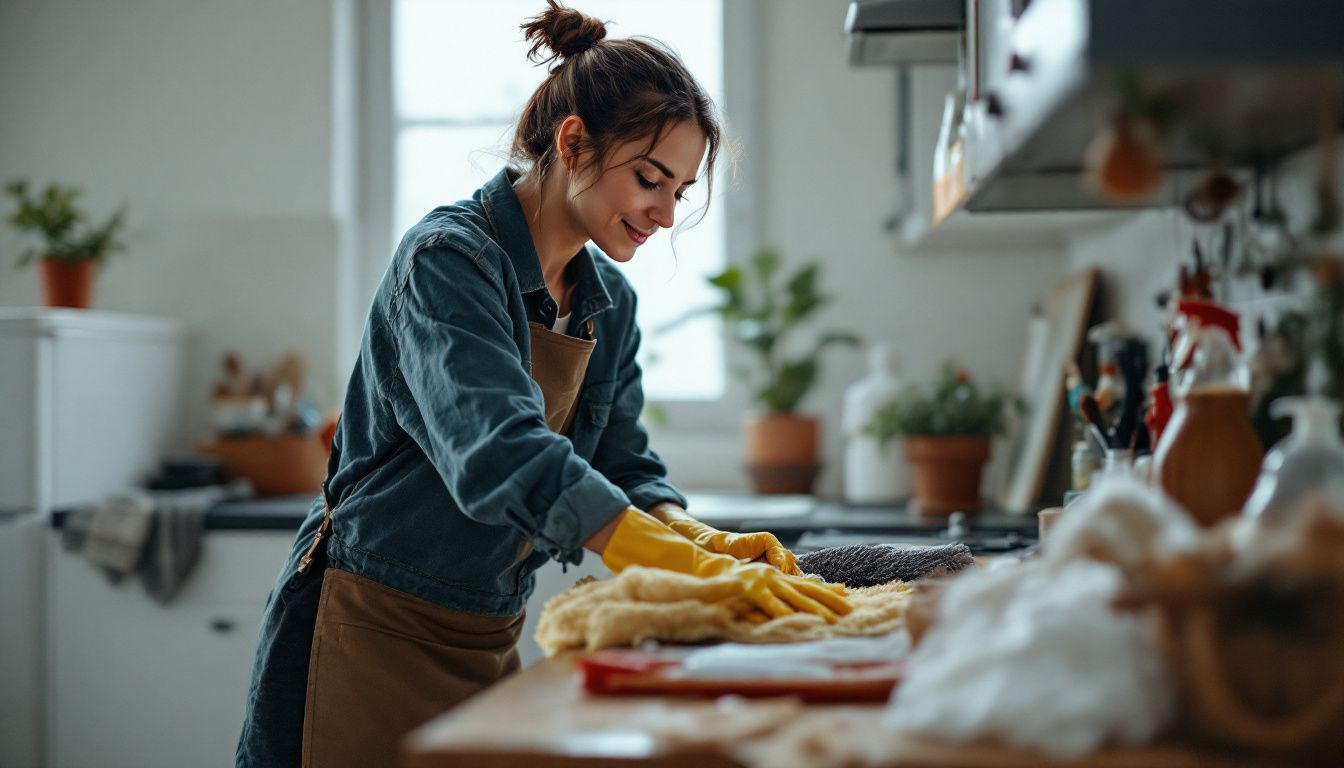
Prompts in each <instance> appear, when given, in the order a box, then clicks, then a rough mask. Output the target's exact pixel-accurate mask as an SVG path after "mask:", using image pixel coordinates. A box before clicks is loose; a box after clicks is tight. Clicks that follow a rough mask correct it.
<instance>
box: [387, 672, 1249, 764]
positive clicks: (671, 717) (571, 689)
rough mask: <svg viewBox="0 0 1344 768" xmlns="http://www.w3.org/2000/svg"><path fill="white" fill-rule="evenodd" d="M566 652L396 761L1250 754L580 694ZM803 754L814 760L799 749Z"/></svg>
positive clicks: (1184, 760)
mask: <svg viewBox="0 0 1344 768" xmlns="http://www.w3.org/2000/svg"><path fill="white" fill-rule="evenodd" d="M575 658H576V656H575V655H574V654H567V655H562V656H558V657H555V658H551V659H547V660H545V661H543V662H541V663H539V664H536V665H534V666H532V667H529V668H528V669H526V670H524V671H523V672H521V673H520V674H517V675H514V676H513V677H511V678H509V679H508V680H505V681H504V682H502V683H500V684H499V685H496V686H495V687H494V688H491V689H490V690H488V691H485V692H484V693H482V694H480V695H479V696H477V697H476V698H474V699H472V700H471V701H469V702H467V703H466V704H464V705H462V706H461V707H459V708H458V709H456V710H454V711H452V712H448V713H446V714H444V715H441V716H440V717H438V718H435V719H434V720H431V721H430V722H428V723H426V724H425V725H424V726H422V727H421V728H419V729H418V730H416V731H415V732H413V733H412V734H411V735H410V736H409V737H408V739H407V746H406V754H405V755H403V757H404V762H403V764H404V765H409V766H412V767H413V768H448V767H449V766H452V767H453V768H502V767H503V766H527V768H552V767H553V768H577V767H578V766H595V767H596V766H642V767H644V768H650V767H655V766H656V767H657V768H672V767H673V766H677V767H679V768H680V767H684V768H690V767H691V766H696V767H701V766H703V767H704V768H729V767H737V766H741V765H743V763H741V762H737V761H735V760H734V759H733V758H731V757H730V756H729V755H728V754H726V752H725V751H724V750H723V749H722V748H721V747H719V746H718V745H717V744H716V743H715V739H716V737H717V738H722V739H727V740H729V743H742V742H750V744H751V745H752V749H753V750H760V751H759V752H756V754H762V753H764V752H766V751H769V750H779V752H778V754H785V755H789V756H790V758H791V759H792V760H793V762H792V763H790V764H797V765H801V764H825V760H824V759H823V757H824V756H825V755H828V754H829V755H835V754H837V752H839V753H845V754H851V755H856V756H857V755H859V754H862V755H863V756H865V757H866V758H867V759H869V760H876V764H881V765H889V766H906V767H927V768H934V767H937V768H943V767H944V766H953V765H958V766H984V767H985V768H989V767H991V766H992V767H993V768H1006V767H1011V768H1018V767H1020V768H1028V766H1033V767H1034V766H1040V765H1051V766H1056V767H1057V768H1064V767H1065V766H1067V767H1068V768H1081V767H1082V766H1099V767H1100V768H1118V766H1144V767H1145V768H1154V767H1158V768H1187V767H1188V768H1195V767H1196V766H1200V767H1201V768H1218V767H1219V766H1226V767H1227V768H1232V767H1233V766H1235V767H1236V768H1246V766H1251V765H1256V763H1251V762H1249V761H1247V760H1245V759H1235V760H1234V759H1232V758H1230V757H1224V756H1220V755H1215V754H1210V753H1207V752H1196V751H1195V750H1193V749H1191V748H1189V747H1183V746H1177V745H1164V746H1154V747H1144V748H1140V749H1124V750H1109V751H1106V752H1104V753H1098V754H1093V755H1089V756H1087V757H1086V758H1083V759H1078V760H1053V761H1052V760H1049V759H1047V758H1046V757H1044V756H1042V755H1041V754H1039V753H1035V752H1029V751H1025V750H1020V749H1009V748H1006V747H998V746H993V745H961V744H957V745H953V744H945V743H935V742H931V741H928V740H923V739H916V738H912V737H909V736H901V735H898V734H895V733H893V732H891V731H889V730H888V729H886V728H884V727H883V726H882V725H881V719H882V714H883V711H884V709H885V707H884V705H881V704H866V705H865V704H852V705H806V706H803V705H799V704H798V703H797V702H795V701H793V700H777V699H776V700H756V701H742V700H738V701H736V702H724V703H723V705H720V704H716V703H715V702H714V701H711V700H704V699H699V700H697V699H682V698H668V697H608V696H591V695H589V694H587V693H586V692H584V691H583V690H582V688H580V686H579V681H578V679H577V676H576V675H575V674H574V661H575ZM781 723H783V725H781ZM813 754H815V755H816V756H817V757H816V759H815V760H814V759H810V758H807V757H806V756H807V755H813ZM800 758H805V759H802V760H801V761H800ZM1266 764H1269V763H1266Z"/></svg>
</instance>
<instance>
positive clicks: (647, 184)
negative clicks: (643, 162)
mask: <svg viewBox="0 0 1344 768" xmlns="http://www.w3.org/2000/svg"><path fill="white" fill-rule="evenodd" d="M635 178H636V179H639V186H641V187H643V188H645V189H662V185H661V184H659V183H657V182H654V181H649V180H648V179H646V178H644V174H642V173H640V172H639V171H635ZM676 198H677V202H678V203H680V202H682V201H683V200H685V199H686V195H685V193H682V192H678V193H677V194H676Z"/></svg>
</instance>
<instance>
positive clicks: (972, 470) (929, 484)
mask: <svg viewBox="0 0 1344 768" xmlns="http://www.w3.org/2000/svg"><path fill="white" fill-rule="evenodd" d="M988 459H989V438H988V437H983V436H982V437H960V436H958V437H907V438H906V439H905V460H906V461H907V462H909V464H910V469H911V470H912V472H913V474H914V481H915V503H916V504H917V505H918V506H919V512H920V514H925V515H947V514H951V513H952V512H977V511H979V509H980V472H981V470H983V469H984V467H985V462H986V461H987V460H988Z"/></svg>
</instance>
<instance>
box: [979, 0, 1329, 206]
mask: <svg viewBox="0 0 1344 768" xmlns="http://www.w3.org/2000/svg"><path fill="white" fill-rule="evenodd" d="M985 33H986V34H988V31H986V32H985ZM1341 37H1344V4H1340V3H1338V2H1334V0H1282V2H1276V3H1265V2H1250V1H1249V0H1191V1H1188V2H1182V3H1170V2H1167V1H1166V0H1131V1H1130V2H1125V3H1114V2H1109V1H1108V0H1035V2H1033V3H1032V4H1031V5H1030V6H1029V7H1028V8H1027V10H1026V12H1025V13H1023V14H1022V16H1021V17H1020V18H1019V19H1018V20H1017V21H1016V22H1015V23H1014V24H1013V25H1012V28H1011V34H1010V36H1009V40H1008V45H1006V46H1000V47H999V48H1000V50H999V53H1000V54H1001V56H1002V57H1003V58H1004V61H986V62H983V63H982V65H981V71H982V72H985V73H986V74H985V78H984V82H982V83H981V84H980V88H981V91H980V92H979V93H976V94H972V99H971V102H970V103H968V104H967V107H966V130H967V139H966V150H965V153H966V168H967V175H968V182H969V186H970V189H971V192H970V195H969V198H968V200H967V201H966V202H965V204H964V205H965V207H966V209H967V210H970V211H1008V210H1058V209H1063V208H1071V209H1093V208H1114V207H1116V206H1115V205H1114V204H1113V203H1110V202H1108V201H1105V200H1102V199H1101V198H1099V197H1097V196H1096V195H1095V194H1092V193H1091V192H1089V191H1088V190H1087V189H1086V188H1085V187H1084V186H1083V185H1082V184H1081V183H1080V182H1081V178H1082V173H1083V167H1082V166H1083V158H1084V156H1085V155H1086V150H1087V146H1088V144H1089V143H1090V142H1091V141H1092V139H1093V138H1094V137H1095V136H1096V135H1097V134H1098V133H1099V132H1100V131H1102V130H1103V129H1104V128H1105V127H1106V124H1107V122H1108V121H1109V120H1111V119H1112V116H1113V114H1114V113H1115V112H1116V110H1117V108H1118V106H1119V98H1118V96H1117V90H1116V81H1117V78H1119V77H1125V78H1133V79H1134V81H1135V82H1138V83H1139V84H1140V88H1141V92H1142V93H1143V94H1146V95H1154V94H1160V95H1161V96H1162V97H1163V98H1164V99H1165V100H1166V101H1167V103H1169V104H1171V105H1172V107H1173V109H1174V110H1175V111H1174V115H1173V116H1174V118H1175V126H1176V128H1175V130H1173V131H1172V132H1170V133H1169V134H1168V135H1167V136H1166V137H1165V138H1164V140H1163V145H1162V151H1163V154H1164V157H1165V159H1166V164H1167V168H1168V171H1169V173H1168V179H1167V182H1166V185H1165V187H1164V188H1163V189H1161V190H1159V191H1158V192H1157V193H1155V194H1154V195H1152V196H1150V198H1149V199H1147V200H1145V201H1143V202H1142V203H1140V204H1139V206H1140V207H1152V206H1159V205H1170V204H1172V203H1173V202H1174V201H1176V200H1179V199H1181V198H1182V197H1183V196H1184V194H1185V193H1186V192H1188V190H1189V189H1190V188H1191V187H1192V186H1193V184H1194V183H1196V182H1197V180H1198V178H1199V176H1200V175H1201V174H1202V172H1203V171H1205V170H1206V169H1207V168H1208V167H1209V166H1210V165H1211V164H1212V163H1213V162H1215V161H1217V160H1226V161H1229V162H1230V163H1231V164H1233V165H1235V166H1238V167H1247V166H1254V165H1267V164H1272V163H1275V162H1278V161H1280V160H1282V159H1283V158H1285V157H1287V156H1289V155H1291V154H1293V153H1295V152H1297V151H1299V150H1301V149H1302V148H1304V147H1307V146H1309V145H1310V144H1311V143H1312V142H1313V141H1314V140H1315V137H1316V132H1317V126H1318V124H1319V120H1320V115H1321V112H1322V109H1324V110H1326V113H1327V114H1328V115H1329V116H1330V117H1331V119H1333V120H1334V121H1335V124H1336V125H1338V123H1339V119H1340V117H1341V105H1342V104H1344V68H1341V66H1340V65H1341V64H1344V46H1341V45H1340V44H1339V42H1338V41H1339V40H1340V39H1341ZM1215 153H1216V155H1215Z"/></svg>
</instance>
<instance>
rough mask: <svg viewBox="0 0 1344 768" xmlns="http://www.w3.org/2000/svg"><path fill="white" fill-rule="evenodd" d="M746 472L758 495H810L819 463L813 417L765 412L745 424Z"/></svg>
mask: <svg viewBox="0 0 1344 768" xmlns="http://www.w3.org/2000/svg"><path fill="white" fill-rule="evenodd" d="M744 431H745V433H746V441H747V471H748V472H749V473H750V474H751V480H752V486H753V488H754V490H755V491H756V493H811V492H812V484H813V483H814V482H815V481H816V479H817V473H818V472H819V471H820V469H821V464H820V463H819V462H818V461H817V432H818V424H817V420H816V419H815V418H812V417H810V416H798V415H796V414H791V413H766V414H756V415H752V416H749V417H748V418H747V420H746V422H745V425H744Z"/></svg>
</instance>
